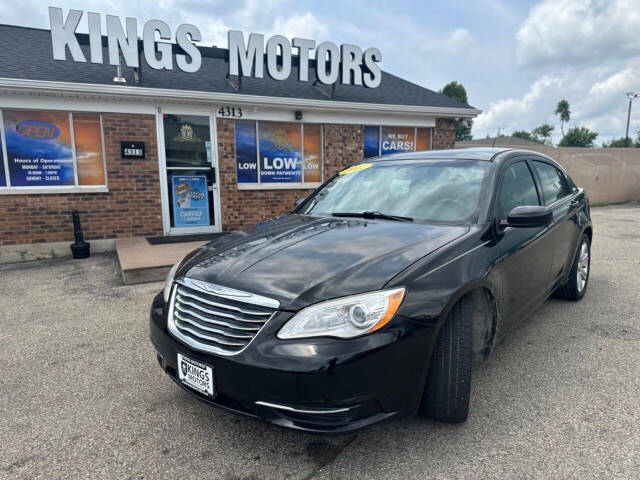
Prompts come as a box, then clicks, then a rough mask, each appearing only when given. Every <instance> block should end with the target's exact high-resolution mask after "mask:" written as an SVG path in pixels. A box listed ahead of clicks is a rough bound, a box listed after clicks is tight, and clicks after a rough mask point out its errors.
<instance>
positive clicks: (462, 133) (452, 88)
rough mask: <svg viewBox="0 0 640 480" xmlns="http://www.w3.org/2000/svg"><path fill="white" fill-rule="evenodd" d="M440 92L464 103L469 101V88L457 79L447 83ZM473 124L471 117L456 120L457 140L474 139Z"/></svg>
mask: <svg viewBox="0 0 640 480" xmlns="http://www.w3.org/2000/svg"><path fill="white" fill-rule="evenodd" d="M440 93H442V94H444V95H446V96H447V97H449V98H452V99H454V100H457V101H458V102H462V103H466V104H468V103H469V100H468V98H467V90H466V89H465V88H464V86H463V85H462V84H461V83H458V82H456V81H453V82H449V83H447V84H446V85H445V86H444V87H443V88H442V90H440ZM472 126H473V120H470V119H467V118H465V119H460V120H458V121H457V122H456V141H457V142H460V141H462V140H471V139H473V135H471V127H472Z"/></svg>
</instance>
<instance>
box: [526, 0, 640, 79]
mask: <svg viewBox="0 0 640 480" xmlns="http://www.w3.org/2000/svg"><path fill="white" fill-rule="evenodd" d="M638 25H640V0H544V1H543V2H540V3H539V4H538V5H536V6H535V7H533V9H532V10H531V12H530V14H529V16H528V18H527V19H526V21H525V22H524V24H523V25H522V26H521V27H520V29H519V30H518V34H517V41H518V46H517V51H516V58H517V60H518V63H519V64H520V65H521V66H529V67H531V66H542V65H563V64H564V65H567V64H568V65H575V64H590V63H598V62H601V61H603V60H605V61H606V60H607V59H611V58H625V57H628V56H629V55H638V54H640V42H639V41H638Z"/></svg>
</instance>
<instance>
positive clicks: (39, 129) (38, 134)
mask: <svg viewBox="0 0 640 480" xmlns="http://www.w3.org/2000/svg"><path fill="white" fill-rule="evenodd" d="M16 132H18V133H19V134H20V135H22V136H23V137H27V138H32V139H34V140H52V139H54V138H56V137H57V136H58V135H60V129H59V128H58V127H56V126H55V125H54V124H52V123H49V122H43V121H41V120H25V121H24V122H20V123H19V124H18V125H16Z"/></svg>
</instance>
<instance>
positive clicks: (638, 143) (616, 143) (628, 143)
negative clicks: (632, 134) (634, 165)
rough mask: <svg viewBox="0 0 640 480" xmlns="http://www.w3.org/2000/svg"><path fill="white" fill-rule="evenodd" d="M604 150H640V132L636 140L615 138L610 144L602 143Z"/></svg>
mask: <svg viewBox="0 0 640 480" xmlns="http://www.w3.org/2000/svg"><path fill="white" fill-rule="evenodd" d="M602 148H640V130H638V131H637V132H636V138H635V140H633V139H631V138H627V137H620V138H614V139H613V140H611V141H610V142H609V143H607V142H602Z"/></svg>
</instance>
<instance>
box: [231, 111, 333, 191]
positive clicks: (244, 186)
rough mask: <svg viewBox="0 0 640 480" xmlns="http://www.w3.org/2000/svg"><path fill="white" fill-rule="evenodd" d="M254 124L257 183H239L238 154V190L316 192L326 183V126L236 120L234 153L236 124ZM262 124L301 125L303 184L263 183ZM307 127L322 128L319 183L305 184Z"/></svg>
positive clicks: (234, 140)
mask: <svg viewBox="0 0 640 480" xmlns="http://www.w3.org/2000/svg"><path fill="white" fill-rule="evenodd" d="M238 121H241V122H252V123H253V124H254V126H255V131H256V162H257V165H256V166H257V172H256V173H257V182H243V183H240V182H238V164H237V153H236V154H235V158H234V162H235V164H236V166H235V172H236V187H237V188H238V190H315V189H316V188H318V187H320V186H321V185H323V184H324V183H325V176H324V166H325V165H324V124H322V123H313V122H289V121H286V120H249V119H247V120H235V121H234V123H233V130H234V139H233V142H234V151H235V148H236V138H235V125H236V122H238ZM260 123H296V124H299V125H300V150H301V152H300V154H301V155H300V156H301V158H300V160H301V161H302V181H301V182H262V181H261V178H260V169H261V165H262V163H261V161H260ZM305 125H314V126H315V125H317V126H318V127H320V181H319V182H305V181H304V153H305V150H304V126H305Z"/></svg>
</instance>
